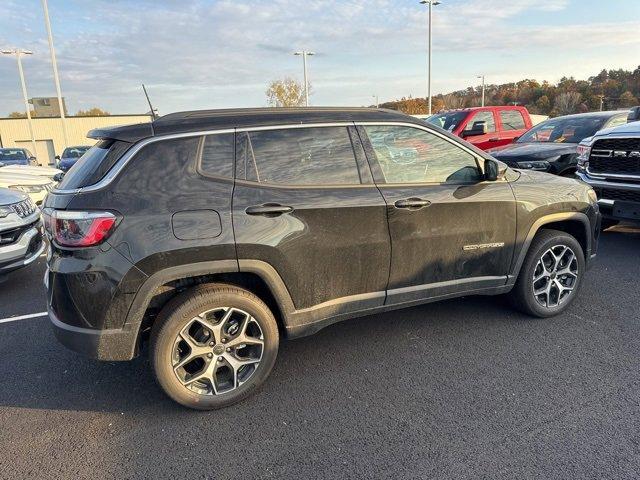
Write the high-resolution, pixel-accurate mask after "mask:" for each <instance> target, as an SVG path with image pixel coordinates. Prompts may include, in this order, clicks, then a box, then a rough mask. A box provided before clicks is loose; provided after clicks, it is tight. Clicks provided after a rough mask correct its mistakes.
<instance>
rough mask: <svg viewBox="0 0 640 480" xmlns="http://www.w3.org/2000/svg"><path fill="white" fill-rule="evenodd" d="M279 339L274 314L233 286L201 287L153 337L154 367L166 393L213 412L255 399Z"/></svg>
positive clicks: (167, 311) (183, 298) (178, 303)
mask: <svg viewBox="0 0 640 480" xmlns="http://www.w3.org/2000/svg"><path fill="white" fill-rule="evenodd" d="M278 344H279V334H278V326H277V324H276V320H275V318H274V316H273V314H272V313H271V311H270V310H269V308H268V307H267V306H266V305H265V304H264V302H262V301H261V300H260V299H259V298H258V297H257V296H255V295H254V294H253V293H251V292H249V291H247V290H244V289H242V288H238V287H235V286H231V285H201V286H197V287H194V288H192V289H190V290H187V291H186V292H183V293H181V294H179V295H177V296H176V297H174V298H173V299H172V300H171V301H170V302H169V303H168V304H167V305H166V306H165V307H164V308H163V309H162V311H161V312H160V315H159V316H158V319H157V320H156V322H155V324H154V326H153V329H152V332H151V352H150V353H151V362H152V365H153V370H154V372H155V376H156V379H157V381H158V383H159V385H160V386H161V387H162V389H163V390H164V391H165V393H166V394H167V395H168V396H169V397H171V398H172V399H173V400H175V401H176V402H178V403H180V404H181V405H184V406H185V407H189V408H194V409H197V410H213V409H217V408H222V407H226V406H229V405H232V404H234V403H236V402H239V401H241V400H243V399H245V398H246V397H248V396H250V395H252V394H253V393H255V392H256V391H257V389H258V388H259V387H260V386H261V385H262V384H263V383H264V381H265V380H266V378H267V377H268V376H269V373H270V372H271V369H272V368H273V364H274V363H275V360H276V357H277V354H278Z"/></svg>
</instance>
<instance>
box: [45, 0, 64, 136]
mask: <svg viewBox="0 0 640 480" xmlns="http://www.w3.org/2000/svg"><path fill="white" fill-rule="evenodd" d="M42 8H43V10H44V23H45V26H46V27H47V37H48V39H49V51H50V52H51V66H52V67H53V81H54V82H55V84H56V94H57V95H58V108H59V109H60V121H61V122H62V134H63V136H64V148H67V147H68V146H69V136H68V135H67V123H66V120H65V116H64V105H63V104H62V91H61V90H60V77H59V76H58V63H57V62H56V51H55V49H54V48H53V35H52V34H51V22H50V21H49V8H48V7H47V0H42Z"/></svg>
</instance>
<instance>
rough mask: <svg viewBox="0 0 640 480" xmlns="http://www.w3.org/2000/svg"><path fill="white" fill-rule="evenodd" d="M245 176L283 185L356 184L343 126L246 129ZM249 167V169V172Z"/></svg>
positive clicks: (347, 135) (353, 158) (351, 152)
mask: <svg viewBox="0 0 640 480" xmlns="http://www.w3.org/2000/svg"><path fill="white" fill-rule="evenodd" d="M249 138H250V144H249V145H248V148H246V149H244V150H243V152H244V158H245V162H246V164H247V167H248V171H247V179H249V180H256V181H258V182H261V183H274V184H283V185H353V184H360V175H359V173H358V166H357V164H356V158H355V154H354V152H353V147H352V145H351V139H350V137H349V132H348V131H347V128H346V127H310V128H292V129H281V130H280V129H279V130H265V131H257V132H249ZM251 170H253V171H251Z"/></svg>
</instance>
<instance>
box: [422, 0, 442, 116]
mask: <svg viewBox="0 0 640 480" xmlns="http://www.w3.org/2000/svg"><path fill="white" fill-rule="evenodd" d="M420 3H421V4H423V5H429V55H428V57H429V60H428V62H427V66H428V72H427V97H428V98H429V115H431V42H432V35H431V30H432V29H431V26H432V22H431V9H432V7H434V6H435V5H440V3H441V2H439V1H438V0H420Z"/></svg>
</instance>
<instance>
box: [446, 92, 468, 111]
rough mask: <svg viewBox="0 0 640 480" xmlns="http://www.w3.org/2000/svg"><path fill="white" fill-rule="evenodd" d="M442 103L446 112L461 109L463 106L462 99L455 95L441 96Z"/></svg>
mask: <svg viewBox="0 0 640 480" xmlns="http://www.w3.org/2000/svg"><path fill="white" fill-rule="evenodd" d="M442 101H443V103H444V108H445V109H447V110H453V109H455V108H462V107H463V106H464V98H463V97H460V96H458V95H456V94H455V93H448V94H446V95H443V96H442Z"/></svg>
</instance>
